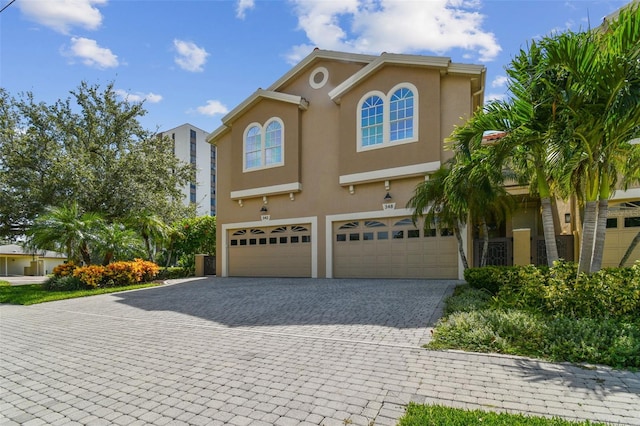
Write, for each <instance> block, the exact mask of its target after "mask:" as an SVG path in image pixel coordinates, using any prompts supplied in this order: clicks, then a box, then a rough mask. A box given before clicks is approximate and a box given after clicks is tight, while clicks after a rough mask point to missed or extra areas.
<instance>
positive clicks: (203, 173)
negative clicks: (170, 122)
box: [162, 124, 216, 216]
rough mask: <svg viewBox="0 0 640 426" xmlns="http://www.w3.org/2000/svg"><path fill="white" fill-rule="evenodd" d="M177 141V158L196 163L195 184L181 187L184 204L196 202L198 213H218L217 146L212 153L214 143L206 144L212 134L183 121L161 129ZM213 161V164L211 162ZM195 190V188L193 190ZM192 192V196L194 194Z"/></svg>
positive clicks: (175, 148) (202, 214)
mask: <svg viewBox="0 0 640 426" xmlns="http://www.w3.org/2000/svg"><path fill="white" fill-rule="evenodd" d="M192 130H193V131H194V132H195V140H196V144H195V148H196V152H195V157H192V155H191V131H192ZM162 134H163V135H165V136H168V137H169V138H171V139H172V140H173V141H174V152H175V155H176V157H178V158H179V159H180V160H181V161H184V162H185V163H194V161H195V163H194V164H195V167H196V181H195V182H193V183H192V184H195V187H192V184H186V185H185V186H184V187H182V188H180V190H181V191H182V194H183V204H184V205H185V206H188V205H189V204H190V203H191V202H195V203H196V204H197V209H196V213H197V215H198V216H209V215H215V213H216V196H215V193H216V192H215V191H216V188H215V179H216V173H215V167H216V164H215V148H214V154H213V155H212V152H211V150H212V146H211V145H210V144H208V143H207V136H208V135H209V134H208V133H207V132H205V131H204V130H202V129H199V128H197V127H195V126H192V125H190V124H183V125H181V126H178V127H176V128H173V129H169V130H166V131H164V132H162ZM212 162H213V164H212ZM192 190H195V192H194V191H192ZM192 194H193V195H192Z"/></svg>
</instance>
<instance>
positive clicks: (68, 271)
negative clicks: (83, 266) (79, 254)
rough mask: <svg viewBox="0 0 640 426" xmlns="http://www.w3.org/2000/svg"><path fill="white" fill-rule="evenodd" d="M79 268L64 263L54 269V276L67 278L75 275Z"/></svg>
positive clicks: (72, 264)
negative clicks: (74, 272)
mask: <svg viewBox="0 0 640 426" xmlns="http://www.w3.org/2000/svg"><path fill="white" fill-rule="evenodd" d="M77 267H78V266H77V265H76V264H75V263H73V262H67V263H62V264H60V265H58V266H55V267H54V268H53V275H54V276H56V277H66V276H68V275H73V271H74V270H75V269H76V268H77Z"/></svg>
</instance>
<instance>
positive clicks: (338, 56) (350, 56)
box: [267, 49, 377, 91]
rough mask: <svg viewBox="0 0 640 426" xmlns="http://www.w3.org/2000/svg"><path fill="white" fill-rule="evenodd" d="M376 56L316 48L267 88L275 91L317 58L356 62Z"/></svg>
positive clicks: (366, 61)
mask: <svg viewBox="0 0 640 426" xmlns="http://www.w3.org/2000/svg"><path fill="white" fill-rule="evenodd" d="M376 58H377V56H373V55H362V54H358V53H346V52H336V51H332V50H321V49H316V50H314V51H313V52H311V53H310V54H309V55H307V57H305V58H304V59H303V60H302V61H300V62H298V64H297V65H296V66H294V67H293V68H291V69H290V70H289V71H288V72H287V73H286V74H284V75H283V76H282V77H280V78H279V79H278V80H276V81H275V82H274V83H273V84H272V85H271V86H269V87H268V89H267V90H271V91H277V90H279V89H280V88H281V87H282V86H284V85H285V84H287V82H289V81H291V80H292V79H293V78H295V77H296V76H297V75H298V74H299V73H301V72H303V71H304V70H305V69H306V68H307V67H308V66H309V65H311V64H312V63H314V62H316V61H317V60H319V59H327V60H331V61H346V62H358V63H370V62H372V61H373V60H375V59H376Z"/></svg>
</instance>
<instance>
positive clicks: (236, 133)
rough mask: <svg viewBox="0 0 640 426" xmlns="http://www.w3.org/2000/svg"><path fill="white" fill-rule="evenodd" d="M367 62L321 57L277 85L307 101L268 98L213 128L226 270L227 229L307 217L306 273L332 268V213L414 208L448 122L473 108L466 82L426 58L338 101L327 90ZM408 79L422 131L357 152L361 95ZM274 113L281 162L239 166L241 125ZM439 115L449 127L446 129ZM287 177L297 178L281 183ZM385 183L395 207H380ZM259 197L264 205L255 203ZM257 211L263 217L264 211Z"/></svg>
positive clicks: (381, 213)
mask: <svg viewBox="0 0 640 426" xmlns="http://www.w3.org/2000/svg"><path fill="white" fill-rule="evenodd" d="M364 65H365V64H362V63H354V62H345V61H332V60H330V59H325V58H320V59H318V60H317V61H315V62H312V63H310V64H309V65H308V66H307V68H305V69H302V70H299V74H298V75H296V76H295V78H292V79H290V80H289V81H287V83H286V85H285V86H283V87H280V88H278V90H279V91H283V92H286V93H288V94H292V95H296V96H301V97H303V98H304V99H306V100H307V101H308V107H307V109H306V110H301V109H299V108H298V106H297V105H295V104H291V103H287V102H279V101H278V100H274V99H267V98H264V99H260V100H258V101H257V102H256V103H255V104H252V105H250V106H249V107H247V108H248V109H247V110H246V111H241V112H239V113H238V114H237V115H235V116H233V117H232V119H231V121H230V122H225V124H226V126H227V128H226V130H224V129H223V130H220V129H219V130H217V131H215V132H214V135H215V136H214V140H213V143H215V144H216V146H217V155H218V164H219V165H220V167H219V168H218V194H219V197H218V215H217V223H218V238H217V244H218V246H217V253H218V256H217V262H218V263H217V265H216V269H217V271H219V272H220V273H222V274H224V273H225V272H224V271H226V270H227V267H228V264H226V262H228V259H226V256H227V254H226V250H227V248H228V244H229V243H228V239H229V235H230V234H229V233H230V232H232V231H233V230H236V229H242V228H250V227H255V228H258V227H269V226H275V225H295V224H302V223H305V224H308V223H311V224H312V240H311V243H312V256H313V259H312V260H313V267H312V270H313V272H312V275H313V276H317V277H331V276H332V271H331V261H332V258H331V257H332V255H333V254H332V253H333V252H332V242H333V238H332V232H333V228H332V223H333V222H335V221H336V220H349V218H350V217H354V218H356V217H358V218H362V217H368V218H372V219H374V218H376V217H406V216H407V215H410V211H409V210H408V209H406V208H405V206H406V204H407V202H408V201H409V199H410V198H411V196H412V195H413V191H414V189H415V187H416V185H418V184H419V183H420V182H423V181H424V179H425V174H427V173H428V172H429V171H435V170H436V169H437V168H438V167H439V165H440V161H441V159H442V158H443V156H444V154H443V148H442V145H443V139H444V138H446V137H447V136H449V134H450V133H451V131H452V130H453V123H455V124H460V117H462V116H464V115H467V114H470V113H471V111H472V107H473V101H472V99H471V85H470V83H469V81H468V80H469V79H468V78H466V79H465V78H460V77H451V78H447V80H446V84H444V83H442V81H443V80H442V75H441V72H440V71H439V70H436V69H431V68H428V67H421V68H414V67H410V66H406V67H403V66H397V65H385V66H383V67H382V68H381V69H380V70H378V71H376V72H375V73H373V74H372V75H371V76H369V77H367V78H366V79H364V80H363V81H362V83H361V84H359V85H357V86H355V87H353V88H351V89H350V90H349V91H348V92H346V93H345V94H344V96H342V98H341V99H340V102H339V103H336V102H334V101H333V100H332V99H331V97H330V96H329V92H330V91H331V90H332V89H334V88H335V87H337V86H338V85H340V84H341V83H343V82H344V81H345V80H346V79H348V78H349V77H351V76H353V74H354V73H356V72H357V71H358V70H360V69H361V68H362V67H363V66H364ZM318 67H324V68H326V69H327V71H328V74H329V76H328V79H327V82H326V84H325V85H324V86H322V87H321V88H317V89H314V88H313V87H312V86H311V85H310V84H309V78H310V76H311V75H312V74H313V72H314V70H317V69H318ZM405 82H408V83H411V84H413V85H414V86H416V88H417V89H418V98H419V111H418V114H419V116H418V117H419V119H420V122H419V124H418V136H419V140H418V141H417V142H412V143H405V144H400V145H398V146H393V147H387V148H381V149H372V150H369V151H361V152H357V147H356V143H357V142H356V141H357V134H356V132H357V104H358V102H359V101H360V99H361V98H362V96H363V95H364V94H366V93H367V92H369V91H372V90H379V91H382V92H385V93H386V92H388V91H389V90H391V88H393V87H394V86H396V85H397V84H399V83H405ZM445 99H446V101H445ZM443 105H444V108H445V111H444V112H443V113H442V114H441V110H442V108H443ZM276 116H277V117H279V118H281V119H282V120H283V122H284V126H285V142H284V146H285V155H284V166H281V167H273V168H269V169H263V170H259V171H253V172H247V173H243V170H242V169H243V161H242V156H243V136H244V132H245V130H246V128H247V126H248V125H249V124H250V123H253V122H258V123H260V124H264V122H265V121H266V120H267V119H269V118H271V117H276ZM223 121H224V119H223ZM444 125H446V126H449V128H448V129H443V126H444ZM416 165H421V168H415V166H416ZM426 168H428V169H429V170H426ZM293 182H299V183H300V187H299V188H293V189H290V188H289V189H288V188H283V187H282V186H283V185H286V184H290V183H293ZM252 190H254V193H253V194H252V192H251V191H252ZM387 192H389V194H390V195H391V196H392V202H393V203H395V209H383V203H384V200H383V199H384V197H385V195H386V193H387ZM239 194H244V196H240V195H239ZM232 195H233V196H232ZM263 207H264V208H266V209H267V211H266V212H261V209H262V208H263ZM263 215H265V216H268V220H265V221H263V220H261V217H262V216H263Z"/></svg>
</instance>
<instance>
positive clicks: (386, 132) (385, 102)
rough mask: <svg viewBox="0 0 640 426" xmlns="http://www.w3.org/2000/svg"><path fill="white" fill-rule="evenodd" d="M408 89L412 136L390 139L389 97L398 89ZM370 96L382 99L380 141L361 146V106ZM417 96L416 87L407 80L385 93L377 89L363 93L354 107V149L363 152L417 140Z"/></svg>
mask: <svg viewBox="0 0 640 426" xmlns="http://www.w3.org/2000/svg"><path fill="white" fill-rule="evenodd" d="M403 88H404V89H409V90H411V92H412V94H413V136H412V137H410V138H406V139H398V140H394V141H392V140H391V98H392V97H393V95H394V93H395V92H397V91H398V90H400V89H403ZM372 96H378V97H379V98H381V99H382V114H383V115H382V143H379V144H374V145H368V146H363V145H362V106H363V105H364V103H365V102H366V101H367V100H368V99H369V98H371V97H372ZM419 116H420V115H419V97H418V89H417V88H416V86H415V85H413V84H412V83H409V82H403V83H399V84H396V85H395V86H393V87H392V88H391V90H389V92H388V93H387V94H384V93H383V92H381V91H379V90H372V91H369V92H367V93H365V94H364V95H363V96H362V97H361V98H360V100H359V101H358V107H357V108H356V151H357V152H364V151H370V150H373V149H381V148H388V147H391V146H396V145H403V144H406V143H413V142H417V141H418V132H419V125H418V123H419V120H418V118H419Z"/></svg>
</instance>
